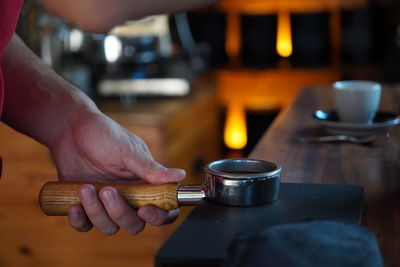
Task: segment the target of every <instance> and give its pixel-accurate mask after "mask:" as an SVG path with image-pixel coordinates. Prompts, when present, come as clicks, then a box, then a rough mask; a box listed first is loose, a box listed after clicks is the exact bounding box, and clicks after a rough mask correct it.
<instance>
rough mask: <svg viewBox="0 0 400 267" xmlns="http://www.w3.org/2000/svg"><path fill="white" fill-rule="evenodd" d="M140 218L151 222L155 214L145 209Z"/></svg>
mask: <svg viewBox="0 0 400 267" xmlns="http://www.w3.org/2000/svg"><path fill="white" fill-rule="evenodd" d="M142 219H144V220H145V221H146V222H153V221H154V220H155V219H156V215H155V214H154V212H151V211H145V212H143V214H142Z"/></svg>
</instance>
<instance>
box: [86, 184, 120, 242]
mask: <svg viewBox="0 0 400 267" xmlns="http://www.w3.org/2000/svg"><path fill="white" fill-rule="evenodd" d="M78 193H79V197H80V199H81V204H82V207H83V209H84V210H85V212H86V215H87V217H88V218H89V220H90V222H91V223H92V224H93V226H94V227H96V229H97V230H98V231H99V232H100V233H102V234H103V235H113V234H115V233H116V232H117V231H118V230H119V226H118V225H117V224H116V223H115V222H113V220H112V219H111V218H110V217H109V216H108V214H107V212H106V210H105V208H104V206H103V204H102V203H101V201H100V199H99V196H98V194H97V192H96V189H95V188H94V186H93V185H90V184H85V185H82V186H81V187H80V188H79V191H78Z"/></svg>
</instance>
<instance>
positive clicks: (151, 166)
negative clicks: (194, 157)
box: [127, 157, 186, 184]
mask: <svg viewBox="0 0 400 267" xmlns="http://www.w3.org/2000/svg"><path fill="white" fill-rule="evenodd" d="M127 168H128V170H129V171H131V172H132V173H133V174H135V175H136V176H138V177H139V178H141V179H143V180H146V181H147V182H149V183H151V184H164V183H170V182H180V181H182V180H183V179H185V177H186V172H185V170H182V169H176V168H166V167H164V166H163V165H161V164H160V163H158V162H156V161H155V160H153V159H151V158H147V157H145V158H142V157H137V158H135V159H132V160H130V161H129V163H128V166H127Z"/></svg>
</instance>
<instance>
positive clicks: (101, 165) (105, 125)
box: [50, 113, 185, 235]
mask: <svg viewBox="0 0 400 267" xmlns="http://www.w3.org/2000/svg"><path fill="white" fill-rule="evenodd" d="M50 150H51V152H52V155H53V157H54V159H55V162H56V165H57V170H58V175H59V178H60V180H63V181H85V182H86V181H87V182H88V183H90V181H93V182H112V183H147V182H148V183H152V184H161V183H167V182H177V181H181V180H182V179H183V178H184V177H185V172H184V171H183V170H177V169H167V168H165V167H163V166H161V165H160V164H158V163H157V162H155V161H154V160H153V158H152V156H151V153H150V152H149V150H148V148H147V146H146V145H145V143H144V142H143V141H142V139H140V138H139V137H138V136H136V135H134V134H132V133H130V132H128V131H127V130H126V129H124V128H122V126H120V125H118V124H117V123H116V122H114V121H113V120H111V119H110V118H108V117H106V116H105V115H103V114H99V113H89V114H88V115H86V116H82V117H81V118H80V119H79V120H77V121H76V122H75V123H74V124H73V125H71V128H69V129H67V130H66V131H65V132H63V133H62V134H61V135H60V136H58V137H57V138H56V139H55V142H54V143H53V144H52V145H51V146H50ZM79 196H80V198H81V203H82V206H79V205H75V206H71V207H70V208H69V210H68V220H69V223H70V224H71V226H72V227H74V228H75V229H77V230H78V231H88V230H90V229H91V228H92V226H94V227H96V228H97V229H98V230H99V231H100V232H101V233H102V234H104V235H112V234H114V233H116V232H117V231H118V230H119V228H123V229H124V230H126V231H127V232H128V233H131V234H137V233H139V232H140V231H142V230H143V229H144V226H145V222H149V223H151V224H153V225H155V226H159V225H163V224H165V223H169V222H172V221H173V220H174V219H176V217H177V216H178V214H179V211H178V210H174V211H170V212H167V211H164V210H161V209H158V208H155V207H153V206H145V207H142V208H140V209H138V210H137V211H136V210H134V209H133V208H131V207H130V206H128V204H127V203H126V202H125V201H124V200H123V199H122V198H121V197H120V196H119V195H118V193H117V191H116V190H115V189H114V188H112V187H104V188H102V189H101V190H100V192H99V194H97V192H96V191H95V189H94V187H93V186H92V185H90V184H87V185H83V186H82V187H81V188H80V189H79Z"/></svg>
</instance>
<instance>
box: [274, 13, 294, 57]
mask: <svg viewBox="0 0 400 267" xmlns="http://www.w3.org/2000/svg"><path fill="white" fill-rule="evenodd" d="M276 40H277V41H276V51H277V52H278V54H279V55H280V56H281V57H289V56H290V55H291V54H292V52H293V47H292V30H291V26H290V14H289V12H282V11H281V12H279V13H278V35H277V38H276Z"/></svg>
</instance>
